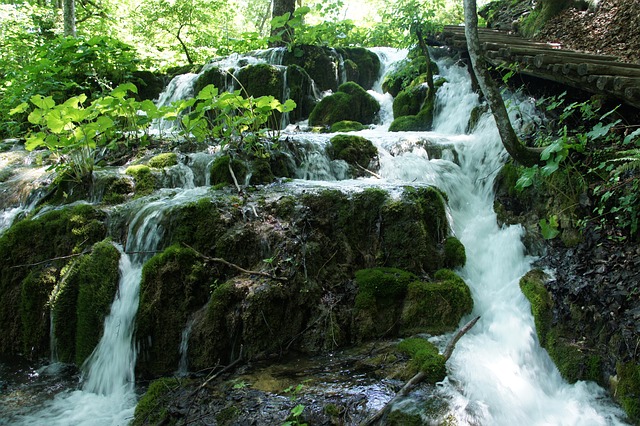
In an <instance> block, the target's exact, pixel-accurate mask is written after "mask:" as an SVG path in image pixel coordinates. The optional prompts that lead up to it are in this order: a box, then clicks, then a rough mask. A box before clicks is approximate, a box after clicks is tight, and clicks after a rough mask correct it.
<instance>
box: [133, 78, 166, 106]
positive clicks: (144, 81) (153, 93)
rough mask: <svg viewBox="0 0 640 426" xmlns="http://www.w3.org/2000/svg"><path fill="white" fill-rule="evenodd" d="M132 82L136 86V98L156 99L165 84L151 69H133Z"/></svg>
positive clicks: (142, 99)
mask: <svg viewBox="0 0 640 426" xmlns="http://www.w3.org/2000/svg"><path fill="white" fill-rule="evenodd" d="M131 77H132V80H133V81H132V82H133V83H134V84H135V85H136V87H137V88H138V95H137V98H138V100H141V101H144V100H154V99H158V97H159V96H160V93H162V91H163V90H164V88H165V86H166V84H165V82H164V79H163V78H162V77H161V76H160V75H158V74H156V73H153V72H151V71H135V72H133V74H132V76H131Z"/></svg>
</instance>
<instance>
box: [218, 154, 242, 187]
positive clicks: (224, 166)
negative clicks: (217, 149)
mask: <svg viewBox="0 0 640 426" xmlns="http://www.w3.org/2000/svg"><path fill="white" fill-rule="evenodd" d="M229 164H231V168H232V169H233V173H234V175H235V177H236V179H237V180H238V185H244V183H245V179H246V177H247V173H248V170H247V166H246V165H245V164H244V163H243V162H242V161H240V160H238V159H235V158H234V159H233V161H232V160H231V157H229V156H228V155H222V156H220V157H218V158H216V159H215V161H214V162H213V164H212V165H211V184H212V185H235V183H234V181H233V177H232V176H231V172H230V171H229Z"/></svg>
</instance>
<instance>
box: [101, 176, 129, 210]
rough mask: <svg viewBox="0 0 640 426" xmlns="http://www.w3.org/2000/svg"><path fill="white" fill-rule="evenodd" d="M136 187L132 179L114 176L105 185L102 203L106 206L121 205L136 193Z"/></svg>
mask: <svg viewBox="0 0 640 426" xmlns="http://www.w3.org/2000/svg"><path fill="white" fill-rule="evenodd" d="M134 190H135V186H134V182H132V181H131V179H129V178H127V177H125V176H113V177H110V178H108V179H107V181H106V182H105V185H104V192H103V195H102V202H103V203H105V204H120V203H123V202H124V201H126V200H127V199H128V198H129V197H130V196H131V194H133V193H134Z"/></svg>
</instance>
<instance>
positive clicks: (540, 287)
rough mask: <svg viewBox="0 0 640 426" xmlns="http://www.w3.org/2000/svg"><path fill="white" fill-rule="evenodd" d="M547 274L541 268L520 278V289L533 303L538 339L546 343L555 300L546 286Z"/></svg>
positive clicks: (532, 310) (532, 308) (532, 311)
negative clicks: (553, 300)
mask: <svg viewBox="0 0 640 426" xmlns="http://www.w3.org/2000/svg"><path fill="white" fill-rule="evenodd" d="M545 279H546V274H545V273H544V272H542V271H541V270H539V269H534V270H532V271H529V272H527V274H525V276H523V277H522V278H521V279H520V290H522V293H523V294H524V296H525V297H526V298H527V300H529V303H530V304H531V313H532V314H533V319H534V322H535V325H536V333H537V334H538V340H540V342H541V343H542V344H543V345H544V342H545V341H546V337H547V333H548V332H549V331H550V330H551V321H552V319H553V312H552V308H553V302H552V300H551V296H550V295H549V292H547V289H546V288H545V286H544V281H545Z"/></svg>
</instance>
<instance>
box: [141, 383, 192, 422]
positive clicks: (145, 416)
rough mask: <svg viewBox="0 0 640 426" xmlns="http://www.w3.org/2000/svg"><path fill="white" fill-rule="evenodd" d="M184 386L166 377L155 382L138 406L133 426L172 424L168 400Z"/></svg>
mask: <svg viewBox="0 0 640 426" xmlns="http://www.w3.org/2000/svg"><path fill="white" fill-rule="evenodd" d="M183 385H184V384H183V383H180V382H179V381H178V380H177V379H175V378H172V377H166V378H162V379H158V380H154V381H153V382H151V384H150V385H149V388H148V389H147V391H146V392H145V394H144V395H142V398H140V401H138V404H137V405H136V410H135V412H134V415H133V422H132V423H131V425H132V426H140V425H159V424H171V423H170V417H171V415H170V413H169V412H168V410H167V408H166V407H167V405H168V400H169V398H171V396H172V394H173V393H174V392H175V391H177V390H178V389H180V388H181V387H182V386H183Z"/></svg>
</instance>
